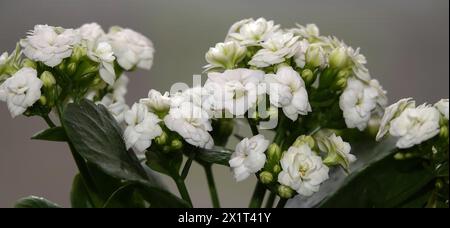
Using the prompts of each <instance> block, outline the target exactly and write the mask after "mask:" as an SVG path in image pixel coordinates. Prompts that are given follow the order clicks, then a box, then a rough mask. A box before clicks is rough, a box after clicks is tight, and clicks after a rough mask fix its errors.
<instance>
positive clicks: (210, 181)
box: [203, 164, 220, 208]
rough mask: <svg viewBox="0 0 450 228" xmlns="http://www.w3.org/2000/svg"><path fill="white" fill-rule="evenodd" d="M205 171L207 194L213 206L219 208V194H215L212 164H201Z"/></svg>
mask: <svg viewBox="0 0 450 228" xmlns="http://www.w3.org/2000/svg"><path fill="white" fill-rule="evenodd" d="M203 168H204V169H205V173H206V180H207V181H208V187H209V194H210V195H211V201H212V205H213V207H214V208H220V201H219V196H218V194H217V188H216V183H215V182H214V175H213V172H212V165H211V164H205V165H203Z"/></svg>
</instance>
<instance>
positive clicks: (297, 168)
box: [278, 144, 329, 196]
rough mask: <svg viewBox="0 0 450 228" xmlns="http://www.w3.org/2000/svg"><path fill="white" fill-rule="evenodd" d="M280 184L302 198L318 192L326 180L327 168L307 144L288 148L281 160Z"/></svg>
mask: <svg viewBox="0 0 450 228" xmlns="http://www.w3.org/2000/svg"><path fill="white" fill-rule="evenodd" d="M280 163H281V167H282V171H281V172H280V174H278V182H280V184H283V185H286V186H289V187H291V188H292V189H294V190H296V191H297V192H298V194H300V195H302V196H311V195H312V194H314V193H315V192H317V191H319V188H320V184H321V183H322V182H324V181H325V180H327V179H328V170H329V169H328V167H327V166H325V165H324V164H323V162H322V159H321V158H320V157H319V156H317V155H316V154H315V153H314V152H313V151H312V150H311V148H310V147H309V146H308V145H307V144H303V145H301V146H299V147H290V148H289V149H288V151H287V152H285V153H284V154H283V157H282V158H281V161H280Z"/></svg>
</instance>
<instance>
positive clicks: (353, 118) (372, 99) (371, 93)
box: [339, 78, 379, 131]
mask: <svg viewBox="0 0 450 228" xmlns="http://www.w3.org/2000/svg"><path fill="white" fill-rule="evenodd" d="M378 96H379V93H378V91H377V90H376V89H375V88H373V87H370V86H368V85H366V84H364V83H363V82H361V81H360V80H358V79H355V78H350V79H348V81H347V88H345V90H344V92H343V93H342V95H341V97H340V100H339V106H340V108H341V110H342V111H343V115H344V119H345V123H346V124H347V127H349V128H355V127H356V128H358V129H359V130H360V131H363V130H364V129H365V128H366V127H367V124H368V122H369V120H370V117H371V114H372V111H373V110H374V109H375V108H376V107H377V99H378Z"/></svg>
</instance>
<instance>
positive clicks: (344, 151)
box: [318, 133, 356, 170]
mask: <svg viewBox="0 0 450 228" xmlns="http://www.w3.org/2000/svg"><path fill="white" fill-rule="evenodd" d="M318 145H319V149H320V150H321V151H323V152H326V153H327V157H326V158H325V160H324V161H323V162H324V163H325V164H327V165H336V164H339V165H341V166H342V167H343V168H344V169H346V170H348V169H349V167H350V164H351V163H353V162H355V161H356V157H355V156H354V155H353V154H351V153H350V151H351V146H350V144H349V143H348V142H344V140H342V138H341V137H340V136H336V134H334V133H333V134H332V135H330V136H328V137H320V138H319V140H318Z"/></svg>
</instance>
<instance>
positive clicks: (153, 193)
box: [138, 183, 190, 208]
mask: <svg viewBox="0 0 450 228" xmlns="http://www.w3.org/2000/svg"><path fill="white" fill-rule="evenodd" d="M138 189H139V193H140V194H141V195H142V197H143V198H144V199H145V200H146V201H147V202H148V203H149V204H150V207H152V208H189V207H190V205H189V204H188V203H187V202H186V201H184V200H182V199H180V198H178V197H175V196H174V195H173V194H171V193H170V192H168V191H165V190H162V189H161V188H158V187H154V186H153V185H150V184H149V183H139V188H138Z"/></svg>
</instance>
